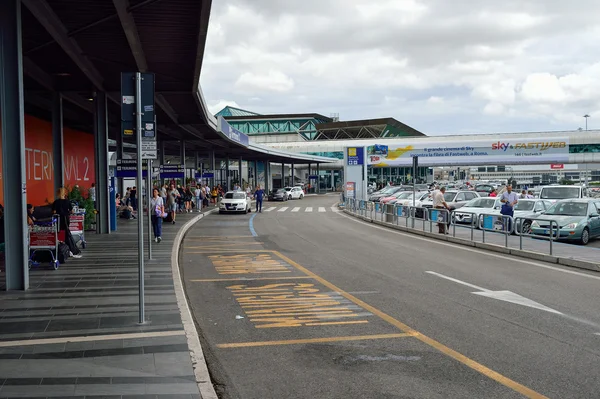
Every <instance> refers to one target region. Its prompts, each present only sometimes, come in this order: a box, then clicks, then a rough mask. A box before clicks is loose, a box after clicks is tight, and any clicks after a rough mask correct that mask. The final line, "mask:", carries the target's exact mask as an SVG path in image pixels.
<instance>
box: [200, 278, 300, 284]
mask: <svg viewBox="0 0 600 399" xmlns="http://www.w3.org/2000/svg"><path fill="white" fill-rule="evenodd" d="M295 279H312V277H311V276H295V277H294V276H282V277H256V278H255V277H238V278H201V279H194V280H190V281H191V282H194V283H209V282H218V281H260V280H295Z"/></svg>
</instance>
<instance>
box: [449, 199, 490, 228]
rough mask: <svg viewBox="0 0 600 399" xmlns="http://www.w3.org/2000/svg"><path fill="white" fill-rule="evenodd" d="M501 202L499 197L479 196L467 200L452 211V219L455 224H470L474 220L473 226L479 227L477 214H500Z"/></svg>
mask: <svg viewBox="0 0 600 399" xmlns="http://www.w3.org/2000/svg"><path fill="white" fill-rule="evenodd" d="M501 207H502V203H501V202H500V198H497V197H496V198H493V197H481V198H475V199H473V200H471V201H469V202H467V203H466V204H465V205H464V206H463V207H461V208H460V209H458V210H456V211H454V221H455V222H456V223H457V224H469V225H470V224H471V223H472V220H473V219H474V220H476V221H477V223H475V227H476V228H479V227H480V226H479V224H480V223H479V215H481V214H494V215H495V214H500V208H501Z"/></svg>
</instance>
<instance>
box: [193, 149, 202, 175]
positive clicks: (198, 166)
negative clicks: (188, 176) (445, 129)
mask: <svg viewBox="0 0 600 399" xmlns="http://www.w3.org/2000/svg"><path fill="white" fill-rule="evenodd" d="M194 158H195V161H194V176H192V177H193V178H194V180H196V172H198V170H200V177H202V165H201V163H200V154H199V153H198V151H196V152H195V153H194Z"/></svg>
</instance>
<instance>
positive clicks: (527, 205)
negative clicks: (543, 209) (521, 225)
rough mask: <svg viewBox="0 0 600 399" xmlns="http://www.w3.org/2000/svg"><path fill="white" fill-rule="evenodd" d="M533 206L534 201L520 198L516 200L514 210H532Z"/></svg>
mask: <svg viewBox="0 0 600 399" xmlns="http://www.w3.org/2000/svg"><path fill="white" fill-rule="evenodd" d="M534 206H535V202H534V201H523V200H520V201H519V202H517V205H515V208H514V209H515V211H532V210H533V207H534Z"/></svg>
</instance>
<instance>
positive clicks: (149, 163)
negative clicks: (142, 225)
mask: <svg viewBox="0 0 600 399" xmlns="http://www.w3.org/2000/svg"><path fill="white" fill-rule="evenodd" d="M146 164H147V169H148V172H147V173H148V175H147V176H146V201H147V204H148V205H147V206H148V214H147V216H148V260H152V213H153V212H154V209H150V201H151V200H152V197H153V194H154V193H153V192H152V191H153V187H152V160H151V159H148V160H147V161H146ZM138 192H139V195H140V197H142V192H141V191H138ZM159 192H160V191H159ZM140 205H141V204H140ZM140 205H138V209H140ZM141 209H143V208H141ZM141 215H142V214H139V211H138V217H141Z"/></svg>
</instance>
